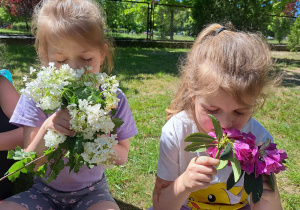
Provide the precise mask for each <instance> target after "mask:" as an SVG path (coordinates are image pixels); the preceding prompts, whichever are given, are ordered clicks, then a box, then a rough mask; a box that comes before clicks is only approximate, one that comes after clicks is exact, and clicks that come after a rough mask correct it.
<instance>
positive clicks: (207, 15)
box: [192, 0, 273, 35]
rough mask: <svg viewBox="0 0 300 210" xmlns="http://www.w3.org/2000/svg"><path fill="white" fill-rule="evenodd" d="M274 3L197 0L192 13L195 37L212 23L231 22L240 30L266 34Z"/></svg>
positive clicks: (259, 0) (239, 0)
mask: <svg viewBox="0 0 300 210" xmlns="http://www.w3.org/2000/svg"><path fill="white" fill-rule="evenodd" d="M272 2H273V1H264V0H256V1H253V0H242V1H241V0H215V1H211V0H195V3H194V8H193V11H192V16H193V19H194V20H195V27H194V29H195V35H196V34H197V33H199V31H201V29H203V28H204V27H205V26H206V25H208V24H211V23H220V24H225V23H227V22H231V23H232V24H233V25H234V27H235V28H236V29H238V30H246V31H261V32H263V33H266V31H267V26H268V25H269V24H270V21H271V16H270V14H271V11H272Z"/></svg>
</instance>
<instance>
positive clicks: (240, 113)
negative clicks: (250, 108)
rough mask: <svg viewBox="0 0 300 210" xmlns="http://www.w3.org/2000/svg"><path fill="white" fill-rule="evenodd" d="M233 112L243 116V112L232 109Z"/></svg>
mask: <svg viewBox="0 0 300 210" xmlns="http://www.w3.org/2000/svg"><path fill="white" fill-rule="evenodd" d="M234 113H235V114H236V115H239V116H243V115H244V113H242V112H238V111H234Z"/></svg>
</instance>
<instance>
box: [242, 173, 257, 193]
mask: <svg viewBox="0 0 300 210" xmlns="http://www.w3.org/2000/svg"><path fill="white" fill-rule="evenodd" d="M253 183H255V174H254V173H251V174H250V175H248V174H247V173H245V177H244V188H245V191H246V193H247V194H248V195H250V193H251V192H252V191H253V189H254V188H255V187H256V186H255V185H254V184H253Z"/></svg>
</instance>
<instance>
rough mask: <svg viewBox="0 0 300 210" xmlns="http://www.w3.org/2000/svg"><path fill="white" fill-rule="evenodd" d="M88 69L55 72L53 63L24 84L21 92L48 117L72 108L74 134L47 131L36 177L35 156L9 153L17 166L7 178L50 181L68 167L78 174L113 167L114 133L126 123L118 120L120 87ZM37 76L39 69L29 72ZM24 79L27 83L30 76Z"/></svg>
mask: <svg viewBox="0 0 300 210" xmlns="http://www.w3.org/2000/svg"><path fill="white" fill-rule="evenodd" d="M86 69H87V70H86ZM89 69H90V68H89V67H86V68H85V69H84V68H82V69H77V70H73V69H72V68H70V66H69V65H62V66H61V67H60V68H59V69H57V68H56V67H55V66H54V63H50V64H49V66H48V67H42V68H41V70H40V71H39V72H37V73H36V75H37V77H36V79H34V80H32V81H30V82H27V83H26V87H25V89H22V90H21V93H22V94H23V95H25V96H26V97H28V98H29V99H30V100H34V101H35V102H36V106H37V107H39V108H41V109H42V110H43V111H44V112H45V113H47V114H53V113H54V112H56V111H57V110H59V109H64V108H67V109H68V111H69V114H70V117H71V120H70V125H71V129H72V130H74V131H75V132H76V135H75V136H64V135H62V134H60V133H58V132H56V131H52V130H48V131H47V133H46V134H45V136H44V140H45V146H46V147H47V148H48V150H47V151H44V156H48V161H47V162H46V163H45V164H44V165H42V166H40V167H39V168H38V169H37V170H36V171H35V172H34V168H35V163H34V162H35V161H36V160H37V158H38V157H37V156H36V154H35V153H34V152H30V153H25V152H24V150H23V149H21V148H19V147H17V148H16V149H15V150H12V151H9V154H8V158H10V159H15V160H18V161H17V162H16V163H15V164H14V165H12V166H11V168H10V169H9V171H8V172H7V176H8V179H10V180H11V181H14V180H15V179H16V178H17V177H18V176H19V174H20V172H22V173H33V172H34V173H35V175H39V176H40V177H46V178H47V182H50V181H52V180H53V179H56V177H57V175H58V174H59V173H60V171H61V170H62V169H63V168H64V167H65V166H69V167H70V169H69V171H70V172H71V171H74V172H75V173H77V172H78V171H79V169H80V168H81V167H82V166H83V165H86V166H87V167H88V168H92V167H94V166H98V165H101V166H102V167H104V168H112V167H113V162H112V161H111V160H112V159H114V158H116V151H115V150H114V146H115V145H116V144H117V141H116V139H117V135H116V134H114V133H116V129H117V128H118V127H120V126H121V125H122V123H123V122H122V120H121V119H119V118H114V115H115V114H116V112H117V108H118V107H117V106H118V102H119V99H118V98H117V88H118V86H119V83H118V81H117V80H116V78H115V76H111V77H110V76H108V75H107V74H105V73H94V74H91V73H89V72H88V71H89ZM33 72H36V70H35V69H33V68H31V69H30V73H31V74H32V73H33ZM24 79H26V80H27V77H25V78H24ZM47 169H48V171H47ZM49 169H50V170H49ZM46 171H47V172H46Z"/></svg>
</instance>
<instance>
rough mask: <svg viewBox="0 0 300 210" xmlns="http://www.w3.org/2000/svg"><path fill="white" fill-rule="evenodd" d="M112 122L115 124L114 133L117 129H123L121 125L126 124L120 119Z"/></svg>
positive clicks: (114, 119)
mask: <svg viewBox="0 0 300 210" xmlns="http://www.w3.org/2000/svg"><path fill="white" fill-rule="evenodd" d="M111 120H112V122H113V123H114V124H115V127H114V129H113V133H116V132H117V128H119V127H121V125H122V124H123V123H124V122H123V121H122V120H121V119H120V118H112V119H111Z"/></svg>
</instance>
